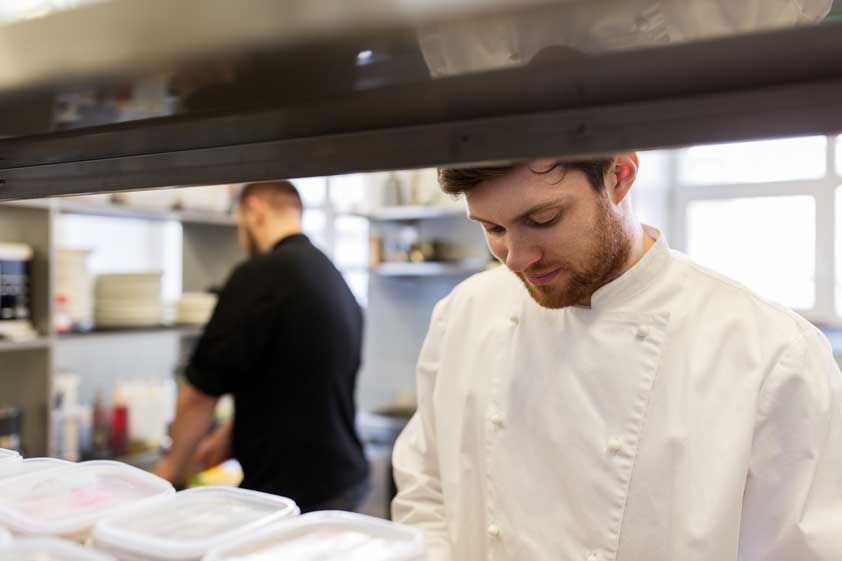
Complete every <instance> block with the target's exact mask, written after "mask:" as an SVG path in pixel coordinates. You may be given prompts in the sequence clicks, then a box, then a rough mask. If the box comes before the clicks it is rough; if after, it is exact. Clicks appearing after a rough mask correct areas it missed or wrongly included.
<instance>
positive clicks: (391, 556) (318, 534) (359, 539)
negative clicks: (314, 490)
mask: <svg viewBox="0 0 842 561" xmlns="http://www.w3.org/2000/svg"><path fill="white" fill-rule="evenodd" d="M424 557H425V549H424V537H423V535H422V534H421V532H420V531H418V530H416V529H414V528H409V527H406V526H401V525H399V524H395V523H393V522H387V521H386V520H380V519H379V518H372V517H370V516H363V515H361V514H351V513H348V512H314V513H311V514H305V515H304V516H301V517H299V518H296V519H294V520H289V521H286V522H282V523H279V524H273V525H272V526H270V527H267V528H264V529H262V530H259V531H258V532H255V533H253V534H250V535H248V536H245V537H243V538H241V539H238V540H237V541H236V542H234V543H232V544H230V545H226V546H223V547H220V548H219V549H216V550H213V551H212V552H211V553H209V554H208V555H207V556H206V557H205V558H204V561H279V560H281V559H282V560H283V561H420V560H422V559H424Z"/></svg>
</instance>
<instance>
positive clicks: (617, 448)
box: [608, 438, 623, 454]
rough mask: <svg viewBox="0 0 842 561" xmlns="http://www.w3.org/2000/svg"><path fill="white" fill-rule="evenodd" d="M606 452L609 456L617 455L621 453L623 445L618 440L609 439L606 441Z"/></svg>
mask: <svg viewBox="0 0 842 561" xmlns="http://www.w3.org/2000/svg"><path fill="white" fill-rule="evenodd" d="M608 451H609V452H610V453H611V454H619V453H620V452H622V451H623V443H622V442H621V441H620V439H619V438H611V439H609V440H608Z"/></svg>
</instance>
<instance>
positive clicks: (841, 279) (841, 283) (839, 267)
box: [833, 148, 842, 315]
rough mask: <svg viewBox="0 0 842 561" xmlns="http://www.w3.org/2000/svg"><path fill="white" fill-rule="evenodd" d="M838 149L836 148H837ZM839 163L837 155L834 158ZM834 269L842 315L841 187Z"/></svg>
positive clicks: (838, 198)
mask: <svg viewBox="0 0 842 561" xmlns="http://www.w3.org/2000/svg"><path fill="white" fill-rule="evenodd" d="M837 150H838V148H837ZM836 161H837V164H836V165H839V163H838V162H839V155H837V158H836ZM835 231H836V233H835V236H836V271H835V273H834V277H833V278H834V281H835V286H836V290H835V292H836V313H837V314H839V315H842V187H838V188H837V189H836V228H835Z"/></svg>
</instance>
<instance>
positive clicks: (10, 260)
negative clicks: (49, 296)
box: [0, 243, 32, 321]
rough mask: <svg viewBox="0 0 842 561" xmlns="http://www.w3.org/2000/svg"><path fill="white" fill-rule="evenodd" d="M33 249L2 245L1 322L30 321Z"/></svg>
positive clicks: (0, 275) (0, 258)
mask: <svg viewBox="0 0 842 561" xmlns="http://www.w3.org/2000/svg"><path fill="white" fill-rule="evenodd" d="M31 267H32V248H31V247H29V246H28V245H24V244H18V243H0V321H20V320H28V319H29V318H30V317H31V315H32V310H31V308H30V302H29V293H30V270H31Z"/></svg>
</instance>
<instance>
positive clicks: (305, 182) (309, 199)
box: [292, 177, 327, 208]
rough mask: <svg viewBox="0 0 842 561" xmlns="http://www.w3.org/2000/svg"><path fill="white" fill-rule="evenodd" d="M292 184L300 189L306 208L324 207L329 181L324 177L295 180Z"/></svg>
mask: <svg viewBox="0 0 842 561" xmlns="http://www.w3.org/2000/svg"><path fill="white" fill-rule="evenodd" d="M292 184H293V185H295V188H296V189H298V194H299V195H301V200H302V201H303V202H304V207H305V208H308V207H317V206H324V204H325V200H326V198H327V197H326V194H327V179H325V178H324V177H306V178H304V179H293V180H292Z"/></svg>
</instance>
